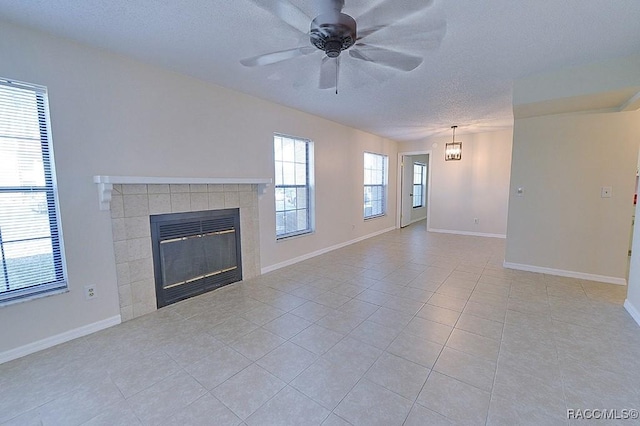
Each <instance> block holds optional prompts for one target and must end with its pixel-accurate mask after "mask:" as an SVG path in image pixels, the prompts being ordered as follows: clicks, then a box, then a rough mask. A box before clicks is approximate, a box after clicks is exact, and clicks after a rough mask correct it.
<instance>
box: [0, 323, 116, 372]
mask: <svg viewBox="0 0 640 426" xmlns="http://www.w3.org/2000/svg"><path fill="white" fill-rule="evenodd" d="M121 322H122V320H121V318H120V315H116V316H115V317H111V318H107V319H104V320H102V321H98V322H94V323H92V324H87V325H83V326H82V327H78V328H74V329H73V330H69V331H65V332H64V333H60V334H56V335H55V336H51V337H47V338H45V339H42V340H38V341H37V342H33V343H29V344H26V345H24V346H20V347H17V348H15V349H10V350H8V351H5V352H1V353H0V364H2V363H4V362H8V361H11V360H14V359H17V358H21V357H23V356H26V355H29V354H32V353H34V352H38V351H41V350H43V349H47V348H50V347H52V346H55V345H59V344H60V343H64V342H68V341H70V340H73V339H77V338H78V337H82V336H86V335H88V334H91V333H95V332H96V331H100V330H104V329H105V328H109V327H112V326H114V325H118V324H120V323H121Z"/></svg>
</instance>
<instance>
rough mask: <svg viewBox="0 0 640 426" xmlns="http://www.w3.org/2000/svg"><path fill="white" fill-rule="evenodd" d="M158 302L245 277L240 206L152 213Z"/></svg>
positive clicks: (174, 300) (169, 300) (166, 302)
mask: <svg viewBox="0 0 640 426" xmlns="http://www.w3.org/2000/svg"><path fill="white" fill-rule="evenodd" d="M151 241H152V246H153V263H154V272H155V279H156V299H157V304H158V307H159V308H160V307H162V306H166V305H169V304H171V303H175V302H177V301H179V300H183V299H186V298H189V297H192V296H196V295H198V294H202V293H205V292H207V291H210V290H214V289H216V288H218V287H222V286H224V285H227V284H230V283H233V282H236V281H240V280H241V279H242V262H241V257H240V212H239V209H225V210H211V211H203V212H190V213H171V214H163V215H154V216H151Z"/></svg>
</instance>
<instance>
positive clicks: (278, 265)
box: [260, 226, 396, 274]
mask: <svg viewBox="0 0 640 426" xmlns="http://www.w3.org/2000/svg"><path fill="white" fill-rule="evenodd" d="M394 229H396V228H395V226H392V227H391V228H385V229H383V230H381V231H377V232H373V233H371V234H367V235H364V236H362V237H358V238H356V239H353V240H349V241H345V242H344V243H340V244H336V245H334V246H330V247H326V248H323V249H320V250H316V251H313V252H311V253H307V254H303V255H302V256H298V257H294V258H293V259H289V260H285V261H284V262H280V263H276V264H275V265H269V266H265V267H264V268H262V269H261V270H260V272H261V273H263V274H266V273H268V272H271V271H275V270H276V269H280V268H284V267H285V266H291V265H293V264H296V263H298V262H302V261H304V260H307V259H311V258H312V257H316V256H320V255H321V254H325V253H329V252H330V251H333V250H337V249H339V248H342V247H346V246H349V245H351V244H355V243H358V242H360V241H364V240H367V239H369V238H372V237H375V236H378V235H380V234H384V233H386V232H389V231H393V230H394Z"/></svg>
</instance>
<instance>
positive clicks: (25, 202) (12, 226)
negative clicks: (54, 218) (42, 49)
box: [0, 192, 51, 242]
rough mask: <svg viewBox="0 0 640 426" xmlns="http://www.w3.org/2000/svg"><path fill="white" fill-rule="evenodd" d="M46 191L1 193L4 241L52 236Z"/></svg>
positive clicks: (1, 220)
mask: <svg viewBox="0 0 640 426" xmlns="http://www.w3.org/2000/svg"><path fill="white" fill-rule="evenodd" d="M47 213H48V212H47V195H46V193H45V192H34V193H26V192H9V193H0V234H1V235H2V241H5V242H6V241H16V240H24V239H28V238H39V237H49V236H51V228H50V224H49V215H48V214H47Z"/></svg>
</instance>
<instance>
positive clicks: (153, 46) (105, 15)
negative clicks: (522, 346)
mask: <svg viewBox="0 0 640 426" xmlns="http://www.w3.org/2000/svg"><path fill="white" fill-rule="evenodd" d="M392 1H395V3H397V5H398V6H397V7H398V8H402V7H403V6H402V5H403V3H404V2H405V1H408V0H392ZM291 2H292V3H294V4H295V5H297V6H298V7H299V8H300V9H302V10H303V11H304V12H306V14H307V15H309V16H313V15H314V7H313V0H291ZM424 2H425V3H427V0H424ZM345 3H346V4H345V8H344V13H347V14H349V15H351V16H353V17H354V18H356V20H357V19H358V16H359V15H360V14H362V13H363V12H364V11H366V10H368V9H370V8H371V7H372V6H374V5H376V4H377V3H379V0H375V1H374V0H370V1H365V0H346V2H345ZM0 20H7V21H11V22H15V23H18V24H24V25H27V26H30V27H34V28H38V29H41V30H43V31H46V32H50V33H53V34H56V35H61V36H64V37H69V38H71V39H75V40H78V41H80V42H82V43H86V44H89V45H93V46H98V47H101V48H104V49H107V50H111V51H114V52H118V53H121V54H124V55H127V56H131V57H134V58H138V59H140V60H142V61H144V62H147V63H152V64H156V65H159V66H162V67H165V68H169V69H172V70H175V71H177V72H180V73H183V74H188V75H191V76H193V77H196V78H199V79H202V80H206V81H209V82H212V83H216V84H219V85H222V86H226V87H229V88H232V89H236V90H239V91H241V92H245V93H248V94H251V95H254V96H257V97H260V98H263V99H267V100H271V101H273V102H277V103H280V104H283V105H287V106H290V107H293V108H296V109H299V110H302V111H306V112H309V113H312V114H316V115H319V116H322V117H325V118H328V119H330V120H333V121H336V122H339V123H343V124H346V125H349V126H352V127H356V128H359V129H363V130H366V131H369V132H371V133H374V134H378V135H382V136H385V137H389V138H392V139H396V140H414V139H420V138H423V137H426V136H430V135H437V134H443V133H444V134H448V133H449V132H450V126H451V125H453V124H457V125H459V126H460V127H459V130H458V131H459V133H470V132H478V131H487V130H494V129H495V130H497V129H501V128H505V127H509V126H511V124H512V122H513V113H512V105H511V98H512V85H513V81H514V80H515V79H518V78H522V77H525V76H528V75H532V74H537V73H540V72H545V71H552V70H556V69H559V68H563V67H567V66H573V65H580V64H585V63H590V62H597V61H601V60H606V59H609V58H615V57H621V56H626V55H631V54H635V53H639V52H640V1H638V0H615V1H613V0H483V1H479V0H448V1H445V0H436V1H435V2H434V3H433V5H432V6H431V7H429V8H427V9H425V11H424V12H421V13H419V14H418V15H414V16H412V17H410V18H409V19H406V20H403V21H401V22H399V23H398V24H397V25H394V26H392V27H390V28H388V29H385V30H383V31H380V32H378V33H377V34H375V35H373V36H371V39H367V40H368V41H370V42H372V43H373V42H374V41H375V42H376V44H378V45H380V46H385V47H392V48H396V49H398V50H403V51H405V52H408V53H413V54H419V55H421V56H424V62H423V63H422V64H421V65H420V66H419V67H418V68H417V69H415V70H414V71H412V72H409V73H403V72H399V71H390V70H389V69H386V68H382V67H380V66H376V65H373V64H369V63H366V62H362V61H356V60H354V59H353V58H350V57H349V56H348V55H344V54H343V55H342V58H343V59H342V69H341V73H340V83H339V94H338V95H336V94H335V92H334V91H332V90H320V89H318V88H317V85H318V74H319V67H320V61H321V58H322V54H320V52H318V54H314V55H310V56H305V57H301V58H297V59H294V60H292V61H289V62H283V63H280V64H274V65H269V66H265V67H257V68H247V67H244V66H242V65H241V64H240V62H239V61H240V59H243V58H246V57H250V56H255V55H259V54H262V53H268V52H272V51H276V50H283V49H287V48H293V47H296V46H299V45H300V44H301V43H304V42H305V40H304V36H303V35H302V34H301V33H300V32H298V31H296V30H294V29H293V28H291V27H290V26H288V25H286V24H284V23H283V22H282V21H280V20H279V19H278V18H275V17H274V16H273V15H271V14H269V13H268V12H266V11H264V10H263V9H260V8H259V7H257V6H256V5H255V4H254V3H253V2H252V1H250V0H224V1H223V0H217V1H216V0H213V1H212V0H0ZM443 22H444V23H446V27H442V26H439V25H440V24H441V23H443ZM0 25H1V24H0ZM438 28H439V29H440V31H441V32H440V33H438V31H437V29H438ZM407 30H411V31H416V32H420V33H427V34H428V35H432V36H433V37H431V38H430V40H429V42H427V43H419V44H416V43H415V42H411V40H408V41H407V38H406V37H404V38H403V37H402V36H406V35H407ZM442 35H443V37H441V41H439V36H442ZM374 37H375V39H374ZM394 38H395V39H396V41H398V43H393V42H392V41H393V39H394ZM400 41H403V42H400Z"/></svg>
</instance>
